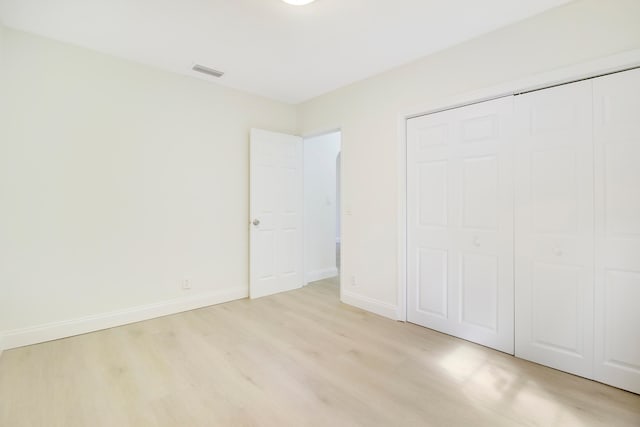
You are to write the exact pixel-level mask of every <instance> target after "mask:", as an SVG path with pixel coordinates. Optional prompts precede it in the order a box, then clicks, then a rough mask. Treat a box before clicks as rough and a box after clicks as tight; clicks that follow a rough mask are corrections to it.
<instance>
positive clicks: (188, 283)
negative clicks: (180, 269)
mask: <svg viewBox="0 0 640 427" xmlns="http://www.w3.org/2000/svg"><path fill="white" fill-rule="evenodd" d="M182 289H183V290H185V291H188V290H189V289H191V279H184V280H183V281H182Z"/></svg>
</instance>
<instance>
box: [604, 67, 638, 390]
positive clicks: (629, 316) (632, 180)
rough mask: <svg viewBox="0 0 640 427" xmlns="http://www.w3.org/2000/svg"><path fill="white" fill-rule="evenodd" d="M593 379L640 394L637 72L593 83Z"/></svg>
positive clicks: (625, 73) (618, 74) (629, 72)
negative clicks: (594, 152)
mask: <svg viewBox="0 0 640 427" xmlns="http://www.w3.org/2000/svg"><path fill="white" fill-rule="evenodd" d="M593 84H594V113H595V117H594V119H595V122H594V131H595V146H596V156H595V158H596V169H595V171H596V181H595V182H596V193H595V194H596V294H595V295H596V298H595V301H596V306H595V326H596V329H595V372H594V378H595V379H596V380H598V381H602V382H604V383H607V384H611V385H614V386H617V387H620V388H624V389H626V390H631V391H633V392H636V393H640V70H637V69H636V70H632V71H626V72H623V73H617V74H613V75H610V76H605V77H600V78H597V79H594V82H593Z"/></svg>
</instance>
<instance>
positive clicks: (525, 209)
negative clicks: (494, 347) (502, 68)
mask: <svg viewBox="0 0 640 427" xmlns="http://www.w3.org/2000/svg"><path fill="white" fill-rule="evenodd" d="M515 110H516V120H515V122H516V126H517V129H516V132H517V134H518V138H517V141H516V146H517V147H516V173H515V176H516V209H515V213H516V215H515V223H516V227H515V233H516V234H515V242H516V245H515V246H516V249H515V253H516V263H515V266H516V269H515V277H516V307H515V311H516V356H518V357H521V358H523V359H528V360H532V361H534V362H538V363H541V364H543V365H547V366H551V367H554V368H557V369H560V370H563V371H566V372H571V373H574V374H577V375H581V376H585V377H590V376H592V372H593V289H594V288H593V286H594V285H593V262H594V259H593V234H594V232H593V221H594V219H593V211H594V208H593V167H594V166H593V132H592V122H593V120H592V83H591V81H585V82H579V83H574V84H569V85H564V86H559V87H555V88H550V89H545V90H541V91H537V92H532V93H528V94H524V95H519V96H516V98H515Z"/></svg>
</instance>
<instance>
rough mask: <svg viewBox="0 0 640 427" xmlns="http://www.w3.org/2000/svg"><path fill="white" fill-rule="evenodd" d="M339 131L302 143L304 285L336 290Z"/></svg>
mask: <svg viewBox="0 0 640 427" xmlns="http://www.w3.org/2000/svg"><path fill="white" fill-rule="evenodd" d="M341 145H342V135H341V132H340V131H333V132H330V133H326V134H322V135H318V136H313V137H309V138H305V139H304V242H305V243H304V244H305V249H304V255H305V256H304V260H305V261H304V271H305V283H306V284H310V283H314V284H315V283H318V284H319V283H320V282H322V283H323V284H324V285H329V284H333V285H335V286H336V287H339V277H340V275H339V269H340V243H341V234H340V229H341V227H340V163H341V155H340V153H341Z"/></svg>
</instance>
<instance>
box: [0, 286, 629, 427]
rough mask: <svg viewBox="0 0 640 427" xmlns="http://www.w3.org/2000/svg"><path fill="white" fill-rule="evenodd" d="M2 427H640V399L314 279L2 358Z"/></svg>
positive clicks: (6, 353) (13, 353)
mask: <svg viewBox="0 0 640 427" xmlns="http://www.w3.org/2000/svg"><path fill="white" fill-rule="evenodd" d="M0 426H2V427H22V426H46V427H56V426H60V427H63V426H64V427H76V426H83V427H84V426H90V427H98V426H109V427H111V426H114V427H126V426H135V427H146V426H181V427H195V426H331V427H335V426H368V427H369V426H474V427H475V426H491V427H496V426H563V427H564V426H636V427H637V426H640V396H638V395H635V394H632V393H627V392H624V391H622V390H618V389H615V388H612V387H608V386H605V385H602V384H599V383H596V382H593V381H589V380H586V379H582V378H579V377H575V376H572V375H569V374H565V373H562V372H559V371H556V370H553V369H549V368H546V367H543V366H539V365H536V364H533V363H529V362H526V361H522V360H519V359H516V358H514V357H511V356H508V355H505V354H502V353H499V352H497V351H493V350H489V349H487V348H484V347H481V346H478V345H475V344H471V343H468V342H466V341H462V340H458V339H456V338H452V337H449V336H447V335H443V334H440V333H437V332H434V331H431V330H429V329H425V328H422V327H419V326H416V325H412V324H404V323H400V322H394V321H391V320H388V319H385V318H382V317H379V316H376V315H374V314H369V313H366V312H364V311H361V310H358V309H356V308H353V307H350V306H347V305H344V304H341V303H340V302H339V301H338V286H337V283H336V282H334V281H332V280H325V281H321V282H317V283H315V284H312V285H309V286H307V287H305V288H303V289H300V290H297V291H293V292H288V293H284V294H279V295H274V296H271V297H266V298H262V299H258V300H254V301H250V300H240V301H234V302H231V303H227V304H221V305H217V306H213V307H207V308H203V309H199V310H194V311H190V312H186V313H182V314H177V315H173V316H167V317H163V318H160V319H154V320H150V321H146V322H140V323H136V324H132V325H128V326H123V327H119V328H114V329H109V330H105V331H101V332H95V333H91V334H86V335H82V336H78V337H73V338H67V339H63V340H58V341H53V342H49V343H44V344H38V345H33V346H30V347H24V348H19V349H13V350H9V351H5V352H4V354H3V355H2V358H0Z"/></svg>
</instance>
